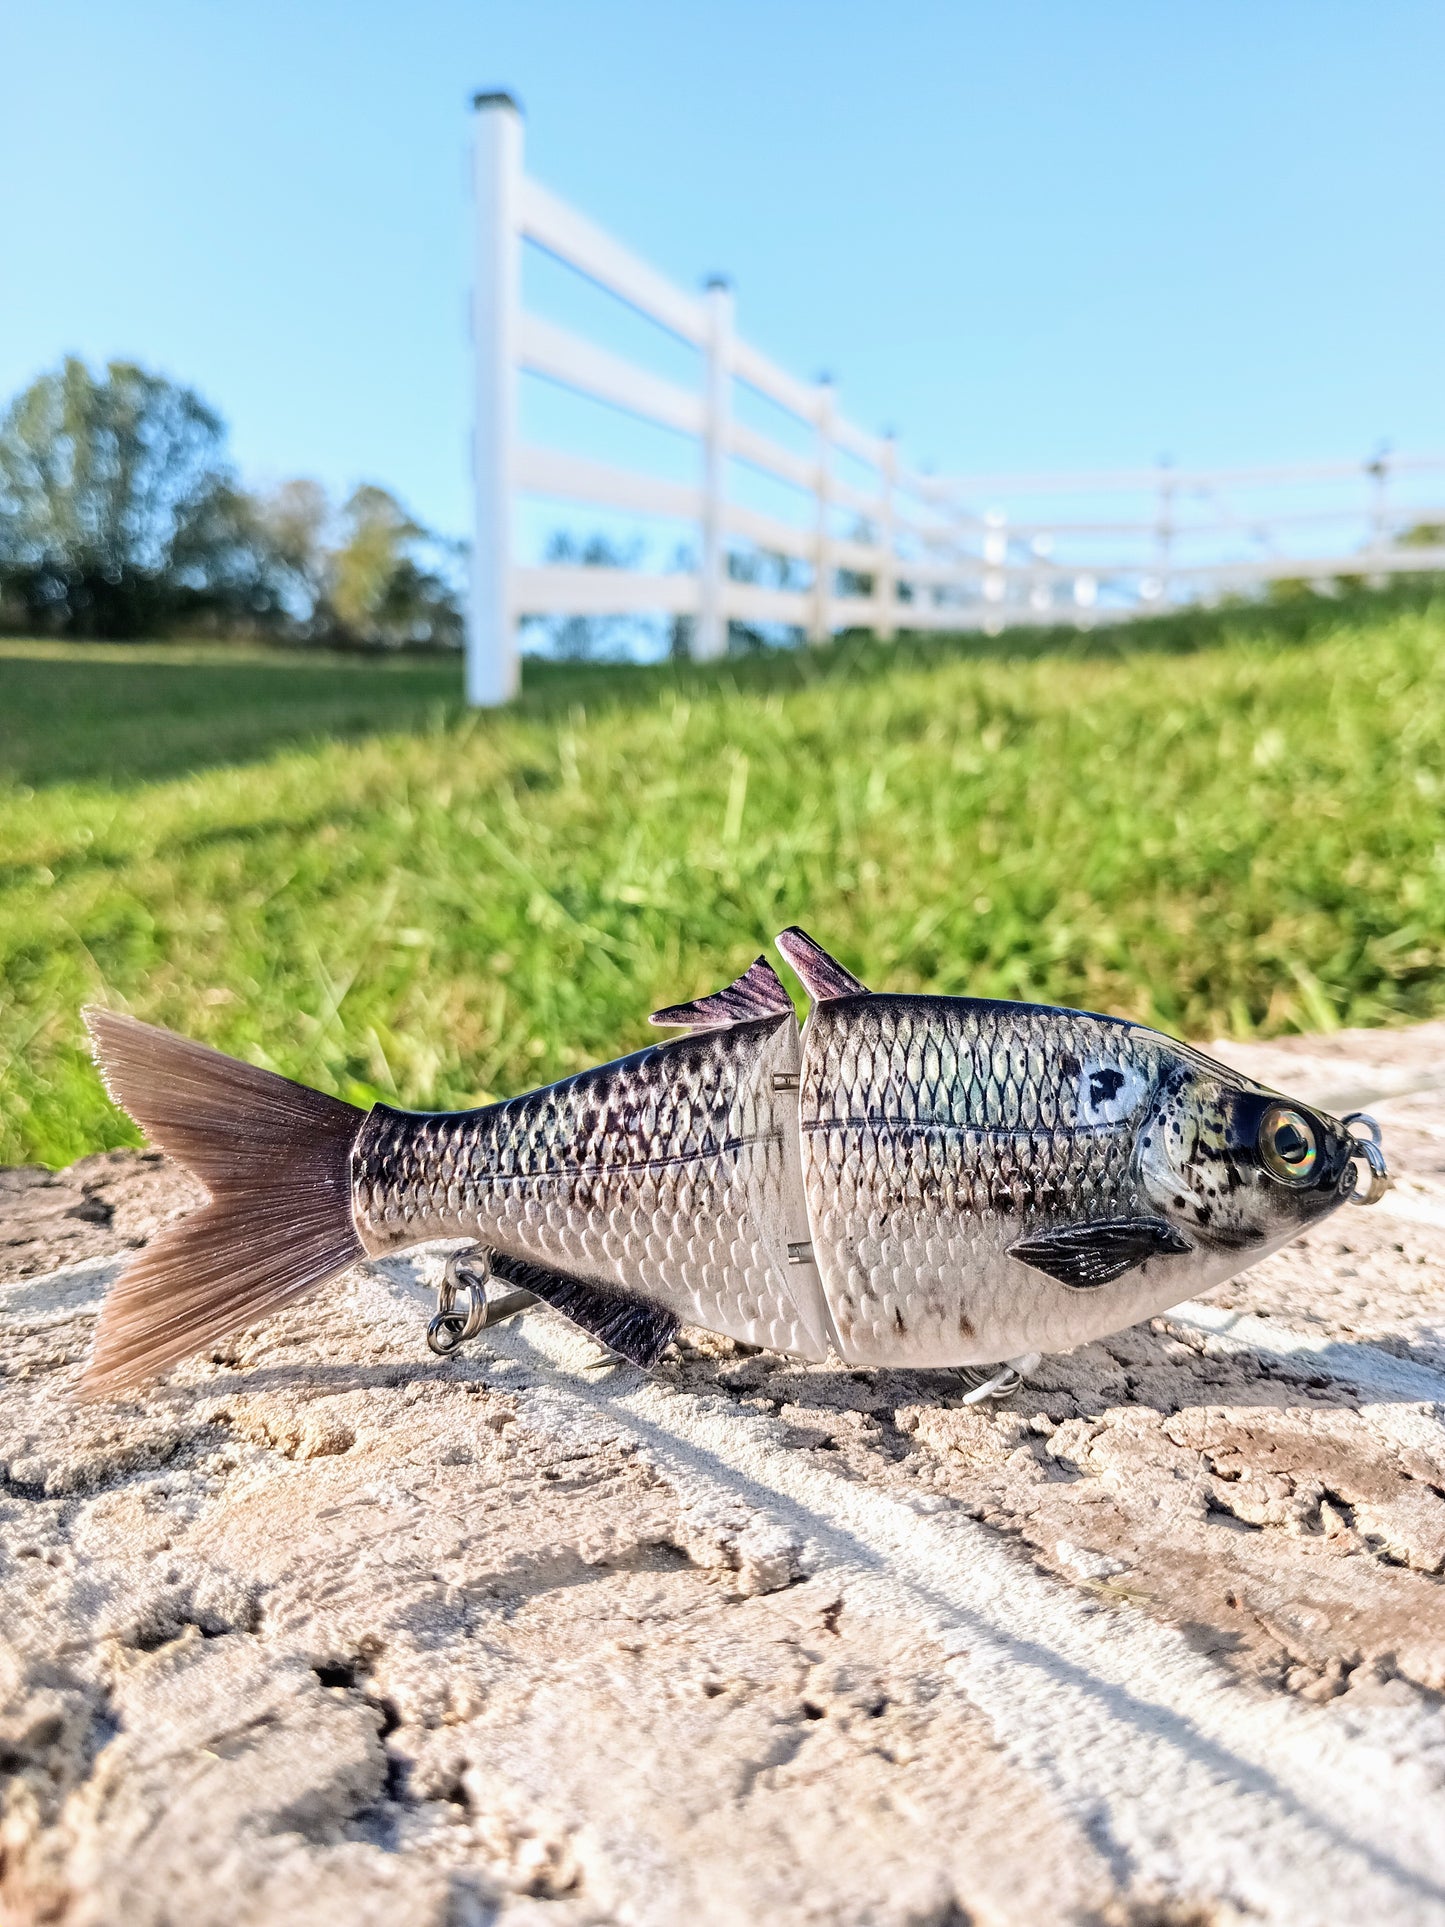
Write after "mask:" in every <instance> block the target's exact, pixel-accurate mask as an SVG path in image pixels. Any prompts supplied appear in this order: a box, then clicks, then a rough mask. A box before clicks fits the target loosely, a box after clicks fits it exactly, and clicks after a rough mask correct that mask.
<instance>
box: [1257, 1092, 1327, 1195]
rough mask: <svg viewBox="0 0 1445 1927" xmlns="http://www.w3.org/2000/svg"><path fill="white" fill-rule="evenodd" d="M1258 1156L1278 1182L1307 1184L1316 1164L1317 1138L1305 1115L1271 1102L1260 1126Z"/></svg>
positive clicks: (1317, 1152)
mask: <svg viewBox="0 0 1445 1927" xmlns="http://www.w3.org/2000/svg"><path fill="white" fill-rule="evenodd" d="M1259 1155H1260V1157H1261V1158H1262V1159H1263V1160H1264V1166H1265V1169H1266V1170H1267V1171H1269V1172H1270V1173H1271V1174H1272V1175H1273V1176H1274V1177H1277V1178H1278V1179H1279V1181H1280V1183H1281V1184H1308V1183H1309V1182H1310V1180H1311V1178H1313V1176H1314V1173H1315V1166H1316V1165H1317V1164H1318V1163H1319V1157H1320V1147H1319V1140H1318V1138H1317V1137H1316V1136H1315V1127H1314V1126H1313V1124H1311V1123H1310V1121H1309V1119H1308V1118H1307V1117H1303V1116H1301V1114H1300V1113H1299V1112H1298V1111H1292V1110H1290V1109H1289V1108H1288V1106H1287V1105H1284V1104H1273V1105H1271V1106H1270V1108H1269V1109H1268V1110H1267V1111H1266V1112H1265V1114H1264V1116H1263V1118H1262V1119H1261V1120H1260V1126H1259Z"/></svg>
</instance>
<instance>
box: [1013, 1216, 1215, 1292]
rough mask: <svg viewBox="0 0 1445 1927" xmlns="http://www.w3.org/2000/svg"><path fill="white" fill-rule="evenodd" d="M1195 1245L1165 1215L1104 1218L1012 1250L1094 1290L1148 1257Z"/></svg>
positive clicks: (1064, 1280) (1044, 1234)
mask: <svg viewBox="0 0 1445 1927" xmlns="http://www.w3.org/2000/svg"><path fill="white" fill-rule="evenodd" d="M1193 1249H1194V1246H1193V1245H1192V1244H1191V1243H1190V1242H1189V1240H1188V1239H1187V1238H1186V1237H1185V1236H1184V1233H1183V1232H1182V1231H1176V1230H1175V1228H1174V1226H1173V1225H1172V1224H1170V1223H1169V1222H1168V1220H1167V1219H1165V1218H1100V1219H1097V1220H1096V1221H1095V1222H1094V1223H1093V1224H1089V1223H1087V1222H1085V1223H1083V1224H1065V1225H1060V1226H1058V1228H1057V1229H1056V1230H1053V1231H1041V1232H1039V1233H1037V1234H1036V1235H1035V1236H1033V1237H1031V1238H1020V1239H1019V1240H1018V1242H1017V1243H1016V1244H1011V1245H1010V1246H1009V1248H1008V1255H1009V1256H1010V1258H1017V1259H1018V1260H1019V1262H1020V1264H1025V1265H1032V1267H1033V1269H1034V1270H1035V1271H1042V1272H1045V1273H1046V1274H1047V1275H1048V1276H1049V1277H1050V1278H1057V1279H1058V1281H1059V1283H1060V1284H1061V1285H1069V1286H1070V1287H1072V1289H1073V1290H1075V1291H1093V1290H1094V1289H1095V1288H1096V1287H1097V1286H1099V1285H1111V1284H1112V1283H1113V1282H1114V1280H1115V1279H1116V1278H1122V1277H1123V1275H1124V1273H1125V1272H1126V1271H1132V1270H1133V1268H1134V1266H1135V1265H1142V1264H1143V1263H1144V1262H1145V1260H1146V1259H1148V1258H1163V1257H1166V1256H1174V1257H1179V1256H1182V1255H1183V1253H1185V1252H1186V1251H1192V1250H1193Z"/></svg>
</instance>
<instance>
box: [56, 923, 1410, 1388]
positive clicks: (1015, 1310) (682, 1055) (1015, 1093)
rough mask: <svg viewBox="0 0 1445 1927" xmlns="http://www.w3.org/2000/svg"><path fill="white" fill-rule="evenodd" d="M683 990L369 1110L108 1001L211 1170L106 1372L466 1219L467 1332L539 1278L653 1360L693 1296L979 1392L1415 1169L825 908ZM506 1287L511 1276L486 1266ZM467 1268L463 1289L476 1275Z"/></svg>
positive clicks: (783, 1332) (219, 1330) (460, 1325)
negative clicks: (498, 1293)
mask: <svg viewBox="0 0 1445 1927" xmlns="http://www.w3.org/2000/svg"><path fill="white" fill-rule="evenodd" d="M777 941H778V948H779V950H780V951H781V952H782V954H783V956H784V957H785V958H786V960H787V961H788V963H789V964H790V965H791V966H792V968H793V970H794V971H795V972H796V973H797V975H798V976H799V977H800V978H801V980H802V982H803V984H804V986H805V987H806V989H807V991H808V993H809V996H810V998H811V1000H812V1007H811V1010H810V1013H809V1016H808V1020H807V1022H806V1024H805V1025H804V1026H803V1028H802V1030H801V1032H800V1030H799V1027H798V1022H797V1018H796V1016H795V1013H794V1010H793V1004H792V1000H791V998H790V997H789V995H788V992H787V990H786V989H785V988H784V986H783V984H782V982H781V980H780V979H779V977H778V976H777V974H776V972H775V971H774V970H773V969H772V967H771V966H770V965H769V963H768V962H767V960H766V958H764V957H759V958H758V960H757V962H756V963H754V964H753V965H752V966H751V968H750V969H749V970H747V971H746V972H745V973H744V974H743V975H742V976H741V977H739V978H738V979H737V981H736V982H735V983H733V984H730V985H729V986H728V987H727V988H726V989H725V990H720V991H717V992H716V993H714V994H713V995H712V996H707V997H699V998H698V999H696V1000H695V1001H694V1002H692V1003H685V1004H677V1005H673V1006H670V1007H669V1008H668V1009H666V1010H659V1011H657V1012H656V1013H655V1014H654V1016H653V1018H652V1021H653V1023H655V1024H658V1025H662V1026H672V1027H676V1028H680V1029H684V1030H685V1031H686V1032H687V1033H688V1034H687V1035H685V1036H683V1037H679V1038H674V1039H671V1040H668V1041H666V1042H663V1043H659V1044H656V1045H654V1046H652V1047H651V1048H650V1049H647V1050H642V1051H638V1052H636V1053H635V1054H634V1055H632V1056H630V1057H623V1058H619V1059H618V1060H617V1061H615V1062H613V1063H610V1064H603V1065H600V1066H598V1067H597V1068H596V1069H594V1070H588V1071H583V1072H581V1073H580V1074H579V1075H577V1076H575V1077H569V1078H566V1079H564V1080H563V1081H562V1082H561V1083H557V1084H551V1085H548V1086H547V1087H546V1088H545V1089H542V1090H537V1091H531V1092H528V1093H527V1094H526V1095H525V1096H522V1097H514V1098H509V1099H507V1100H506V1101H504V1102H502V1103H498V1104H488V1105H485V1106H483V1107H482V1108H480V1109H478V1110H472V1111H460V1112H455V1113H445V1112H444V1113H438V1114H425V1113H416V1112H408V1111H400V1110H394V1109H392V1107H391V1106H390V1105H387V1104H378V1105H376V1106H375V1107H374V1108H373V1109H372V1110H371V1111H370V1112H362V1111H360V1110H358V1109H356V1108H355V1107H354V1106H352V1105H350V1104H344V1103H341V1102H340V1101H339V1100H338V1099H336V1098H334V1097H327V1096H325V1095H323V1094H322V1093H321V1092H319V1091H313V1090H308V1089H306V1088H305V1087H304V1086H302V1085H299V1084H293V1083H291V1082H289V1081H288V1080H287V1079H285V1078H282V1077H277V1076H275V1075H274V1074H273V1073H272V1072H270V1071H264V1070H259V1069H257V1068H256V1067H255V1066H254V1065H250V1064H242V1063H238V1062H237V1061H235V1060H234V1059H232V1058H229V1057H223V1056H221V1055H220V1054H219V1053H218V1052H215V1051H212V1050H208V1049H206V1048H205V1047H204V1046H202V1045H200V1044H196V1043H193V1042H190V1041H189V1040H187V1039H185V1038H181V1037H176V1036H173V1035H172V1034H171V1033H170V1032H168V1031H164V1030H158V1029H155V1028H154V1027H152V1026H150V1025H147V1024H142V1023H138V1022H137V1021H136V1020H135V1019H133V1018H130V1017H126V1016H122V1015H120V1014H118V1013H116V1012H113V1011H106V1010H93V1011H91V1012H89V1013H87V1015H88V1021H89V1024H90V1028H91V1031H92V1034H93V1036H94V1039H95V1043H96V1047H97V1054H98V1057H99V1060H100V1063H101V1066H102V1070H103V1072H104V1075H105V1078H106V1082H107V1084H108V1086H109V1089H110V1091H111V1093H112V1095H113V1096H114V1097H115V1099H116V1101H117V1102H118V1103H119V1104H121V1105H123V1106H124V1107H125V1109H126V1110H128V1111H129V1112H130V1113H131V1115H132V1116H133V1117H134V1118H135V1119H136V1121H137V1123H139V1124H140V1125H142V1126H143V1127H144V1129H145V1130H146V1131H147V1132H148V1133H149V1135H150V1137H151V1138H152V1139H153V1140H154V1141H155V1142H156V1143H157V1144H158V1145H159V1146H161V1148H162V1149H164V1150H166V1151H168V1152H169V1153H170V1154H171V1155H172V1156H173V1157H175V1158H177V1159H178V1160H179V1161H180V1163H182V1164H183V1165H185V1166H186V1167H187V1168H188V1169H190V1170H191V1171H192V1172H194V1173H195V1175H196V1176H197V1177H198V1178H200V1179H201V1181H202V1183H203V1184H204V1185H205V1186H206V1189H207V1190H208V1192H209V1193H210V1201H209V1203H208V1204H207V1205H206V1206H205V1207H204V1208H203V1209H202V1210H201V1211H200V1212H198V1213H197V1214H195V1215H193V1216H192V1217H189V1218H187V1219H185V1220H184V1221H183V1222H182V1223H180V1224H179V1225H177V1226H175V1227H173V1228H171V1229H169V1230H167V1231H166V1232H165V1233H163V1234H162V1236H161V1237H160V1238H158V1239H157V1240H156V1241H155V1243H154V1244H152V1245H150V1246H149V1247H148V1248H147V1249H146V1250H145V1251H143V1252H142V1253H141V1255H140V1256H139V1257H138V1258H137V1259H136V1260H135V1261H134V1263H133V1264H132V1265H131V1266H130V1267H129V1269H128V1270H127V1271H126V1272H125V1273H124V1275H123V1276H122V1277H121V1279H120V1280H119V1282H118V1283H117V1284H116V1285H115V1286H114V1287H113V1288H112V1289H111V1291H110V1293H109V1294H108V1296H107V1298H106V1301H105V1305H104V1308H103V1310H102V1313H101V1318H100V1325H99V1330H98V1333H97V1339H96V1346H95V1352H94V1356H93V1358H92V1360H91V1363H90V1366H89V1370H88V1372H87V1376H86V1384H87V1388H88V1389H89V1390H90V1391H91V1392H93V1393H108V1392H111V1391H114V1390H116V1389H118V1388H119V1387H122V1386H124V1385H127V1384H132V1383H135V1382H136V1381H138V1380H141V1379H144V1378H146V1377H149V1376H150V1375H152V1374H153V1373H155V1372H157V1371H159V1370H161V1369H162V1368H164V1367H165V1366H167V1365H170V1364H172V1363H174V1362H175V1361H176V1360H178V1359H180V1358H183V1357H185V1356H186V1355H187V1354H189V1353H191V1352H194V1351H197V1350H199V1349H201V1348H203V1347H204V1346H206V1345H208V1344H210V1343H212V1342H213V1341H214V1340H215V1339H217V1338H219V1337H220V1336H222V1335H223V1334H224V1333H226V1332H228V1331H233V1330H236V1329H237V1328H239V1327H241V1326H244V1325H247V1324H250V1323H252V1322H254V1321H255V1320H256V1319H258V1318H260V1317H262V1316H264V1315H265V1314H267V1313H268V1312H271V1311H273V1310H275V1309H276V1308H277V1307H278V1306H280V1305H283V1304H286V1303H289V1302H291V1301H294V1300H295V1299H297V1298H299V1297H301V1296H302V1295H303V1294H304V1293H306V1292H310V1291H314V1290H315V1289H316V1288H317V1287H319V1286H321V1285H323V1284H324V1283H326V1281H327V1280H328V1279H330V1278H333V1277H335V1276H336V1275H337V1274H338V1273H340V1272H342V1271H344V1270H345V1269H346V1267H347V1266H348V1265H351V1264H352V1263H354V1262H355V1261H356V1260H357V1259H359V1258H362V1257H364V1256H367V1255H370V1256H373V1257H374V1256H379V1255H381V1254H383V1253H387V1252H395V1251H400V1250H402V1249H403V1248H404V1247H406V1246H408V1245H414V1244H418V1243H421V1242H423V1241H428V1240H432V1239H465V1240H469V1241H471V1249H470V1251H468V1252H463V1253H461V1254H460V1255H459V1256H458V1258H457V1259H455V1260H454V1261H453V1263H452V1265H451V1266H450V1267H449V1270H448V1276H447V1283H446V1285H445V1286H444V1288H443V1293H442V1303H441V1306H440V1308H439V1311H438V1315H437V1317H436V1318H435V1319H434V1320H433V1321H432V1327H431V1339H432V1343H433V1346H434V1348H435V1349H437V1350H440V1351H448V1350H451V1349H454V1347H455V1345H456V1344H458V1343H460V1342H461V1341H462V1340H463V1339H464V1338H466V1337H469V1336H470V1335H472V1333H473V1332H475V1331H476V1330H477V1329H479V1328H480V1327H481V1325H482V1324H483V1323H485V1322H486V1321H487V1320H488V1318H489V1317H493V1316H495V1315H496V1313H497V1312H498V1311H505V1310H510V1309H512V1308H515V1307H516V1306H519V1305H521V1304H526V1303H531V1302H533V1300H534V1299H537V1298H540V1299H543V1300H545V1301H546V1302H547V1303H549V1304H551V1305H552V1306H554V1307H555V1308H556V1309H557V1310H559V1311H561V1312H563V1313H564V1314H565V1315H566V1316H567V1317H568V1318H570V1319H572V1320H573V1321H574V1322H575V1323H577V1324H578V1325H580V1326H582V1327H583V1328H585V1329H586V1330H587V1331H589V1332H591V1333H593V1334H594V1335H595V1336H596V1337H597V1338H599V1339H600V1340H601V1341H602V1342H603V1343H604V1344H606V1345H608V1346H609V1347H611V1349H612V1350H613V1351H615V1352H618V1353H620V1354H621V1355H622V1356H624V1357H626V1358H628V1359H631V1360H632V1361H633V1362H635V1363H636V1364H639V1365H643V1366H647V1365H651V1364H652V1363H653V1362H654V1361H655V1360H656V1359H657V1358H658V1356H659V1355H660V1353H661V1352H662V1350H663V1348H664V1347H665V1346H666V1345H667V1343H668V1341H669V1340H670V1339H671V1337H672V1335H673V1333H674V1332H675V1331H676V1330H677V1328H678V1326H679V1325H680V1324H683V1323H686V1324H689V1325H696V1326H702V1327H704V1328H706V1329H707V1330H709V1331H713V1332H718V1333H722V1334H725V1335H727V1336H729V1337H732V1338H735V1339H739V1340H742V1341H744V1342H746V1343H748V1344H750V1345H759V1346H765V1347H768V1348H770V1349H773V1350H776V1351H780V1352H789V1353H793V1354H795V1355H797V1356H798V1357H801V1358H804V1359H812V1360H823V1359H826V1358H828V1357H829V1356H830V1355H831V1356H834V1357H836V1358H838V1359H840V1360H841V1361H842V1362H843V1363H845V1364H847V1365H853V1366H868V1365H874V1366H876V1365H891V1366H964V1367H968V1366H973V1367H981V1366H988V1367H990V1368H992V1369H991V1375H990V1374H977V1376H979V1377H981V1378H982V1381H983V1382H982V1384H981V1386H980V1387H979V1388H978V1389H979V1390H980V1391H982V1392H989V1391H993V1390H996V1389H997V1388H998V1387H999V1386H1000V1385H1006V1384H1009V1383H1012V1382H1016V1380H1013V1379H1010V1378H1009V1377H1008V1376H1007V1372H1008V1366H1007V1365H1005V1366H1003V1367H1002V1369H1000V1361H1010V1362H1011V1363H1012V1365H1013V1366H1015V1367H1018V1368H1021V1369H1026V1368H1027V1366H1028V1365H1029V1364H1030V1363H1032V1362H1033V1360H1034V1356H1035V1355H1036V1354H1040V1353H1043V1352H1051V1351H1065V1350H1068V1349H1070V1348H1071V1347H1073V1346H1075V1345H1079V1344H1082V1343H1084V1342H1085V1341H1086V1340H1088V1339H1091V1338H1098V1337H1102V1336H1104V1335H1105V1334H1107V1333H1109V1332H1112V1331H1117V1330H1119V1329H1121V1328H1122V1327H1123V1326H1125V1325H1128V1324H1131V1323H1133V1322H1134V1321H1135V1320H1136V1319H1139V1318H1143V1317H1147V1316H1148V1315H1150V1314H1151V1313H1154V1312H1159V1311H1162V1310H1164V1309H1166V1308H1167V1307H1168V1306H1170V1305H1173V1304H1177V1303H1178V1302H1179V1301H1180V1300H1181V1299H1184V1298H1188V1297H1192V1296H1193V1295H1194V1294H1196V1293H1198V1292H1200V1291H1205V1290H1208V1289H1209V1288H1210V1287H1211V1286H1213V1285H1217V1284H1219V1283H1221V1282H1222V1281H1223V1280H1224V1279H1226V1278H1229V1277H1232V1276H1233V1275H1234V1273H1235V1272H1237V1271H1241V1270H1243V1269H1244V1268H1245V1266H1247V1265H1250V1264H1253V1263H1254V1262H1255V1261H1256V1260H1258V1259H1259V1258H1262V1257H1264V1256H1265V1255H1266V1253H1268V1252H1271V1251H1274V1250H1276V1249H1278V1247H1279V1246H1280V1245H1282V1244H1284V1243H1286V1242H1287V1241H1288V1240H1289V1239H1291V1238H1293V1237H1294V1236H1296V1234H1297V1233H1299V1232H1300V1231H1303V1230H1304V1229H1305V1228H1306V1227H1307V1226H1309V1225H1311V1224H1315V1223H1317V1222H1318V1221H1319V1220H1320V1219H1321V1218H1323V1217H1324V1216H1325V1214H1326V1213H1327V1212H1330V1211H1332V1210H1334V1209H1335V1207H1336V1206H1337V1205H1339V1204H1341V1203H1343V1202H1344V1201H1345V1200H1347V1199H1348V1200H1351V1201H1353V1202H1355V1203H1359V1204H1368V1203H1373V1202H1374V1201H1375V1200H1376V1199H1378V1198H1379V1197H1380V1196H1381V1195H1382V1193H1383V1191H1384V1189H1385V1186H1386V1185H1387V1183H1388V1181H1389V1180H1388V1172H1387V1169H1386V1164H1385V1157H1384V1153H1383V1151H1382V1150H1381V1148H1380V1137H1379V1131H1378V1129H1377V1127H1376V1126H1375V1124H1374V1122H1373V1120H1371V1119H1369V1118H1366V1117H1364V1116H1363V1115H1362V1114H1359V1113H1356V1114H1354V1115H1352V1116H1350V1117H1347V1118H1344V1119H1336V1118H1333V1117H1328V1116H1326V1115H1324V1114H1323V1113H1321V1112H1319V1111H1315V1110H1312V1109H1310V1108H1308V1107H1307V1106H1306V1105H1304V1104H1300V1103H1296V1102H1294V1101H1293V1100H1291V1099H1288V1098H1283V1097H1280V1096H1279V1095H1278V1094H1277V1093H1275V1092H1273V1091H1269V1090H1266V1089H1265V1088H1263V1087H1262V1086H1261V1085H1259V1084H1256V1083H1254V1082H1253V1081H1252V1080H1251V1079H1249V1078H1247V1077H1244V1076H1242V1075H1241V1074H1240V1073H1239V1072H1237V1071H1233V1070H1230V1069H1228V1068H1227V1067H1226V1066H1224V1065H1222V1064H1218V1063H1215V1062H1214V1061H1213V1060H1212V1059H1210V1058H1208V1057H1206V1056H1203V1055H1202V1054H1201V1053H1200V1052H1198V1051H1196V1050H1194V1049H1192V1048H1191V1047H1190V1046H1189V1045H1187V1044H1180V1043H1177V1042H1175V1041H1174V1040H1172V1039H1170V1038H1168V1037H1165V1036H1163V1035H1161V1034H1160V1033H1159V1032H1158V1031H1154V1030H1149V1029H1146V1028H1145V1027H1144V1026H1143V1025H1140V1024H1134V1023H1130V1022H1128V1021H1126V1020H1122V1019H1119V1018H1113V1017H1100V1016H1094V1015H1091V1014H1089V1013H1087V1012H1083V1011H1075V1010H1061V1009H1055V1008H1053V1007H1051V1006H1048V1005H1038V1004H1015V1003H1002V1002H995V1001H992V1000H988V999H982V998H972V997H925V996H911V995H903V996H892V995H880V994H874V993H872V992H870V991H869V990H868V989H866V988H865V986H864V985H863V984H862V983H860V982H859V980H858V979H857V978H856V977H854V976H853V975H852V974H851V973H850V972H849V971H847V970H845V969H844V968H843V966H842V965H841V964H839V963H838V962H836V961H835V959H833V958H832V957H830V956H829V955H828V954H827V952H826V951H824V950H823V949H822V948H821V947H820V946H819V945H818V944H816V943H815V942H814V941H813V940H812V938H810V937H809V936H807V935H806V933H805V932H803V931H802V930H799V929H796V928H794V929H791V930H787V931H784V933H783V934H782V935H781V936H780V937H779V938H778V940H777ZM493 1280H494V1281H496V1283H497V1284H498V1285H499V1286H501V1287H502V1288H503V1294H504V1295H503V1297H502V1298H501V1299H500V1300H494V1299H490V1298H489V1297H488V1292H487V1287H488V1283H489V1281H493ZM462 1294H465V1295H466V1297H467V1304H466V1308H465V1310H462V1309H459V1308H458V1298H459V1296H460V1295H462Z"/></svg>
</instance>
